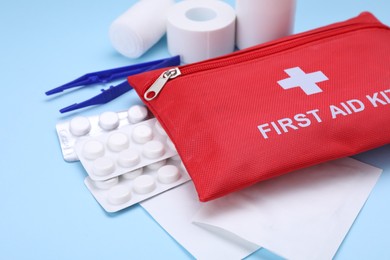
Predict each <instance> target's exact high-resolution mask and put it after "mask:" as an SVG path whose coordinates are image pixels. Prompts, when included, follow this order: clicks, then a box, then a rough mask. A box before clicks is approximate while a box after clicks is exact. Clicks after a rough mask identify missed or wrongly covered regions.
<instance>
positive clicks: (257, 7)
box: [236, 0, 295, 49]
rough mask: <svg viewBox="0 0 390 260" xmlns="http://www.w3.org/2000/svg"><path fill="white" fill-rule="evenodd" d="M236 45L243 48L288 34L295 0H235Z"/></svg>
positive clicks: (292, 21) (291, 26) (291, 24)
mask: <svg viewBox="0 0 390 260" xmlns="http://www.w3.org/2000/svg"><path fill="white" fill-rule="evenodd" d="M236 13H237V27H236V30H237V31H236V45H237V47H238V48H239V49H244V48H247V47H250V46H253V45H256V44H260V43H263V42H267V41H271V40H274V39H277V38H280V37H283V36H286V35H289V34H290V33H291V31H292V28H293V23H294V13H295V0H236Z"/></svg>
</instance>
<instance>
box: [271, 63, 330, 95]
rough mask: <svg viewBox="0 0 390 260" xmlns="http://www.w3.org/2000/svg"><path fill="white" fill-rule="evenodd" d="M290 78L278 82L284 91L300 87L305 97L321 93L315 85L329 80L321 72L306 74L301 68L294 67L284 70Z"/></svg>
mask: <svg viewBox="0 0 390 260" xmlns="http://www.w3.org/2000/svg"><path fill="white" fill-rule="evenodd" d="M284 71H285V72H286V73H287V74H288V75H289V76H290V77H289V78H287V79H282V80H279V81H278V84H279V85H280V86H281V87H282V88H284V89H290V88H296V87H300V88H301V89H302V90H303V91H304V92H305V93H306V95H312V94H316V93H320V92H322V89H320V87H319V86H317V84H316V83H318V82H322V81H326V80H329V79H328V78H327V77H326V76H325V74H324V73H322V72H321V71H317V72H313V73H308V74H306V73H305V72H304V71H303V70H301V68H299V67H295V68H291V69H286V70H284Z"/></svg>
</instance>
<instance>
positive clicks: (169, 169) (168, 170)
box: [157, 165, 180, 184]
mask: <svg viewBox="0 0 390 260" xmlns="http://www.w3.org/2000/svg"><path fill="white" fill-rule="evenodd" d="M157 176H158V177H157V178H158V180H159V182H161V183H164V184H170V183H174V182H175V181H177V180H178V179H180V171H179V168H177V167H176V166H175V165H165V166H163V167H161V168H160V169H158V171H157Z"/></svg>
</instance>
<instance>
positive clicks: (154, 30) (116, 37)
mask: <svg viewBox="0 0 390 260" xmlns="http://www.w3.org/2000/svg"><path fill="white" fill-rule="evenodd" d="M174 3H175V1H174V0H141V1H139V2H137V3H135V4H134V5H133V6H132V7H131V8H130V9H129V10H127V11H126V12H125V13H124V14H122V15H121V16H119V17H118V18H117V19H116V20H115V21H114V22H112V24H111V26H110V29H109V37H110V41H111V44H112V45H113V47H114V48H115V49H116V50H117V51H118V52H119V53H121V54H122V55H124V56H126V57H129V58H138V57H140V56H141V55H142V54H144V53H145V52H146V51H147V50H148V49H149V48H150V47H152V46H153V45H154V44H155V43H157V42H158V40H160V39H161V37H162V36H163V35H164V34H165V32H166V12H167V11H168V9H169V8H170V7H171V6H172V5H173V4H174Z"/></svg>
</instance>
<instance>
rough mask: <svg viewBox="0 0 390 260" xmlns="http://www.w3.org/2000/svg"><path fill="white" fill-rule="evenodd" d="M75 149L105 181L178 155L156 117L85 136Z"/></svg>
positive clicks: (86, 165)
mask: <svg viewBox="0 0 390 260" xmlns="http://www.w3.org/2000/svg"><path fill="white" fill-rule="evenodd" d="M75 151H76V153H77V155H78V157H79V160H80V162H81V163H82V164H83V167H84V168H85V170H86V171H87V173H88V175H89V177H90V178H91V179H92V180H96V181H103V180H107V179H111V178H113V177H116V176H119V175H122V174H125V173H127V172H130V171H133V170H136V169H138V168H141V167H143V166H146V165H149V164H153V163H156V162H159V161H161V160H164V159H167V158H170V157H173V156H175V155H176V154H177V152H176V149H175V147H174V145H173V143H172V142H171V140H170V139H169V138H168V136H167V135H166V133H165V131H164V129H162V128H161V126H160V124H159V123H158V121H157V120H156V119H155V118H152V119H149V120H146V121H143V122H140V123H138V124H134V125H130V124H129V125H125V126H123V127H121V128H120V129H117V130H114V131H110V132H108V133H101V134H100V135H96V136H93V137H89V138H84V139H81V140H79V141H78V142H77V143H76V146H75Z"/></svg>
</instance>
